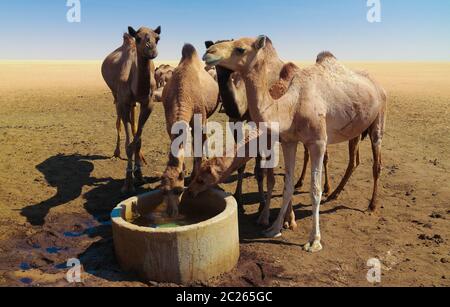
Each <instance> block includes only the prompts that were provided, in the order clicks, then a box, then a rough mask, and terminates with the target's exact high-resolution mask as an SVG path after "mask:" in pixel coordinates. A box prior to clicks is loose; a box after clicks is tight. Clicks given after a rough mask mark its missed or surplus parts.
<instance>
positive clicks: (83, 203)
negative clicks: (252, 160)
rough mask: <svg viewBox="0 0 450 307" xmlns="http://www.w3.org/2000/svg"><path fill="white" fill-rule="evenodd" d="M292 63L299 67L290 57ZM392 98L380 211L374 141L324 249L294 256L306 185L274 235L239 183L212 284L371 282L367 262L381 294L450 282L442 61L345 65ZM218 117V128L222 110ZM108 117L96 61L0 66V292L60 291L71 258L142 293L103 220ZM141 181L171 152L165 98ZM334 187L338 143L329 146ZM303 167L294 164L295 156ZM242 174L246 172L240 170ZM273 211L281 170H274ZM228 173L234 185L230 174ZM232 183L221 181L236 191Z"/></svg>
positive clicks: (306, 213) (328, 228) (109, 199)
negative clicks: (224, 257)
mask: <svg viewBox="0 0 450 307" xmlns="http://www.w3.org/2000/svg"><path fill="white" fill-rule="evenodd" d="M298 64H299V65H300V66H304V65H307V64H308V63H303V62H301V63H298ZM347 64H348V65H349V66H350V67H352V68H356V69H363V70H367V71H369V72H370V73H371V74H372V75H373V76H374V77H375V78H376V79H377V80H378V81H380V82H381V84H382V85H383V86H384V87H385V88H386V90H387V91H388V93H389V116H388V123H387V133H386V137H385V140H384V147H383V154H384V156H383V163H384V172H383V177H382V184H381V190H380V209H379V210H378V212H376V213H375V214H369V213H368V212H366V209H367V206H368V203H369V198H370V196H371V188H372V162H371V161H372V157H371V151H370V144H369V142H368V141H365V142H364V143H363V144H362V146H361V157H362V159H361V161H362V163H361V165H360V167H359V169H358V170H357V171H356V173H355V174H354V176H353V177H352V179H351V181H350V182H349V184H348V186H347V188H346V190H345V192H344V193H343V194H342V196H341V198H340V199H339V200H338V201H334V202H331V203H328V204H326V205H324V206H323V207H322V220H321V221H322V235H323V244H324V250H323V251H322V252H321V253H318V254H308V253H305V252H303V251H302V250H301V246H302V244H304V243H306V241H307V239H308V233H309V231H310V227H311V207H310V200H309V196H308V194H307V192H308V188H307V187H305V188H304V189H303V190H302V191H299V192H298V193H297V194H296V195H295V199H294V201H295V210H296V215H297V219H298V222H299V229H298V230H297V231H295V232H292V231H286V232H284V233H283V237H282V238H280V239H276V240H267V239H263V238H261V235H260V233H261V230H262V229H261V228H260V227H258V226H256V225H255V218H256V211H257V206H256V200H257V199H256V193H255V192H256V190H257V189H256V182H255V180H254V179H253V177H251V176H250V174H249V176H248V178H247V179H246V180H245V183H244V189H245V193H246V194H245V202H246V214H245V215H244V216H241V218H240V235H241V251H242V254H241V260H240V262H239V265H238V267H237V268H236V269H235V270H234V271H233V272H231V273H229V274H225V275H223V276H221V277H219V278H216V279H214V280H211V281H209V282H208V283H206V284H205V285H209V286H370V284H369V283H368V282H367V280H366V274H367V272H368V270H369V268H368V267H367V261H368V260H369V259H371V258H378V259H380V260H381V262H382V264H383V267H382V272H383V275H382V283H381V286H450V227H449V226H450V184H449V182H450V154H449V149H450V137H449V136H450V123H449V121H450V63H375V62H372V63H347ZM213 119H214V120H217V121H221V122H225V121H226V117H225V116H224V114H216V115H215V116H214V117H213ZM115 137H116V133H115V111H114V107H113V103H112V98H111V94H110V92H109V90H108V89H107V88H106V86H105V85H104V83H103V80H102V78H101V75H100V62H97V61H95V62H58V61H48V62H43V61H41V62H31V61H30V62H20V61H3V62H0V286H27V285H31V286H68V285H69V284H68V283H67V281H66V280H65V274H66V272H67V269H66V268H65V263H66V261H67V259H69V258H79V259H80V260H81V263H82V264H83V268H84V273H83V275H82V278H83V284H82V285H85V286H124V285H125V286H147V285H158V284H155V283H150V284H147V283H142V282H140V281H139V280H138V279H137V278H136V277H135V276H134V275H132V274H126V273H123V272H121V270H120V268H119V267H118V265H117V263H116V261H115V257H114V251H113V242H112V237H111V227H110V223H109V221H108V220H109V213H110V211H111V209H112V208H113V207H114V206H115V205H116V204H117V203H118V202H120V201H121V200H122V199H123V198H124V196H123V195H121V193H120V187H121V184H122V179H123V177H124V170H125V166H126V162H125V161H123V160H117V159H112V158H111V156H112V154H113V151H114V146H115ZM143 144H144V147H143V151H144V154H145V157H146V159H147V161H148V166H146V167H145V169H144V174H145V176H147V179H148V182H149V183H148V184H147V185H145V186H143V187H142V188H141V189H140V191H141V192H142V191H146V190H151V189H153V188H155V187H156V186H157V185H158V180H159V177H160V175H161V174H162V172H163V170H164V168H165V163H166V158H167V152H168V149H169V142H168V136H167V135H166V132H165V124H164V113H163V108H162V106H161V104H160V103H157V104H156V109H155V112H154V114H153V115H152V116H151V119H150V121H149V123H148V125H147V126H146V129H145V134H144V140H143ZM330 153H331V174H332V182H333V184H334V186H335V185H336V184H337V183H338V181H339V180H340V178H341V176H343V174H344V172H345V168H346V165H347V159H348V158H347V145H346V144H342V145H339V146H332V147H331V148H330ZM298 155H299V156H298V161H299V162H298V166H297V168H298V172H300V169H301V166H302V165H301V163H302V161H303V158H302V155H303V152H302V150H300V151H299V153H298ZM247 171H248V172H249V173H251V172H252V171H253V167H252V166H251V165H249V167H248V170H247ZM276 173H277V186H276V192H275V197H276V198H275V201H274V205H275V208H274V209H273V211H272V218H274V217H275V216H276V214H277V210H278V209H277V208H276V207H277V206H279V205H280V202H281V199H280V194H281V192H282V184H283V169H282V168H279V169H277V170H276ZM232 179H233V178H232ZM234 187H235V181H233V180H230V183H229V184H226V185H223V188H224V189H226V190H227V191H230V192H232V191H234Z"/></svg>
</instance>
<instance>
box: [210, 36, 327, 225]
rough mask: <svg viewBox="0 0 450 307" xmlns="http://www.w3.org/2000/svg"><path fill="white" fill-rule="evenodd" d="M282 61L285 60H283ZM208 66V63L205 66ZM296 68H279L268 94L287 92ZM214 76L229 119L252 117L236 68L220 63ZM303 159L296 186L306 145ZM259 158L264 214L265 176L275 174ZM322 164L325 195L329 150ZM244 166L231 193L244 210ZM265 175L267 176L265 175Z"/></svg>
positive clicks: (280, 94) (241, 119)
mask: <svg viewBox="0 0 450 307" xmlns="http://www.w3.org/2000/svg"><path fill="white" fill-rule="evenodd" d="M229 41H231V40H221V41H217V42H216V43H221V42H229ZM216 43H214V42H213V41H206V42H205V46H206V48H207V49H208V48H210V47H211V46H213V45H214V44H216ZM283 65H284V63H283ZM207 67H209V66H207ZM295 69H297V66H295V65H294V64H292V63H290V64H287V65H286V66H284V67H283V69H282V71H281V72H280V73H279V79H278V80H276V83H275V84H270V86H271V88H270V94H271V96H272V97H273V98H274V99H279V98H280V97H281V96H283V94H284V93H285V92H286V90H287V87H288V85H289V81H290V79H291V78H292V76H293V72H294V71H295ZM216 71H217V76H218V82H219V89H220V96H221V100H222V106H223V108H224V110H225V113H226V114H227V115H228V117H229V118H230V121H231V122H234V123H236V122H246V121H251V118H250V114H249V110H248V102H247V93H246V90H245V83H244V81H243V80H242V77H241V76H240V75H239V73H237V72H233V71H231V70H229V69H226V68H224V67H221V66H220V65H219V66H217V67H216ZM304 160H305V163H304V167H303V172H302V175H301V178H300V180H299V183H298V184H297V185H296V188H301V187H302V185H303V181H304V178H305V176H306V169H307V166H308V161H309V153H308V151H307V149H306V147H305V159H304ZM260 163H261V160H260V158H257V159H256V167H255V176H256V179H257V182H258V193H259V201H260V210H259V211H260V212H261V213H263V215H264V216H267V213H265V212H264V210H263V208H267V201H266V199H267V198H266V197H265V195H264V177H267V176H274V174H273V170H271V169H268V170H265V171H266V174H265V172H264V170H263V169H262V168H261V167H260ZM324 167H325V175H326V179H325V188H324V191H325V194H326V195H328V193H329V191H330V190H331V188H330V183H329V182H330V180H329V177H328V154H327V155H326V156H325V161H324ZM245 169H246V164H243V165H241V167H240V168H239V169H238V182H237V186H236V192H235V193H234V196H235V198H236V199H237V201H238V204H239V205H240V210H241V211H243V210H244V209H243V204H242V184H243V179H244V172H245ZM265 175H267V176H265ZM274 180H275V179H274V178H267V182H268V184H269V183H271V182H273V181H274ZM268 220H269V217H268V216H267V218H262V219H259V222H260V223H261V224H262V225H266V224H268V223H269V222H268ZM291 224H292V225H294V224H295V222H292V223H291Z"/></svg>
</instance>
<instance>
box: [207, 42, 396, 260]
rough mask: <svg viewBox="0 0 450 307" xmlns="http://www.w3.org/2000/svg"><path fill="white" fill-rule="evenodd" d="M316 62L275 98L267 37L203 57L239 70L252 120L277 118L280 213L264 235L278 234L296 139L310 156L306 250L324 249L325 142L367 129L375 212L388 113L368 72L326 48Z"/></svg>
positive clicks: (274, 62) (219, 47)
mask: <svg viewBox="0 0 450 307" xmlns="http://www.w3.org/2000/svg"><path fill="white" fill-rule="evenodd" d="M320 58H321V60H320V61H318V62H317V63H316V64H315V65H313V66H311V67H308V68H304V69H301V70H299V71H297V72H296V73H295V76H294V78H293V79H292V81H291V83H290V85H289V88H288V91H287V93H286V94H285V95H284V96H283V97H281V98H280V99H279V100H277V101H274V99H273V98H272V97H271V96H270V94H269V89H268V88H269V87H268V85H267V84H268V80H269V78H271V74H272V72H273V70H274V69H278V68H279V65H280V62H281V61H280V59H279V57H278V55H277V52H276V50H275V48H274V47H273V44H272V42H271V40H270V39H269V38H268V37H267V36H260V37H258V38H256V39H255V38H242V39H239V40H236V41H232V42H222V43H219V44H216V45H214V46H211V47H210V48H209V49H208V50H207V52H206V53H205V55H204V57H203V59H204V61H205V62H206V64H207V65H220V66H223V67H225V68H228V69H230V70H232V71H236V72H239V73H240V74H241V76H242V77H243V79H244V82H245V85H246V90H247V97H248V103H249V111H250V115H251V117H252V118H253V119H255V120H257V122H266V123H270V122H277V123H279V130H278V131H276V132H277V133H279V136H280V141H281V146H282V149H283V155H284V160H285V172H286V176H285V188H284V192H283V206H282V209H281V211H280V214H279V216H278V217H277V219H276V221H275V222H274V224H273V226H272V227H270V228H269V229H268V230H267V231H266V232H265V235H266V236H267V237H278V236H280V235H281V230H282V228H283V222H284V217H285V215H286V213H287V210H288V208H289V204H290V202H291V200H292V196H293V193H294V180H293V179H294V171H295V159H296V153H297V146H298V143H299V142H301V143H303V144H304V145H306V147H307V148H308V151H309V153H310V155H311V161H312V167H311V191H310V196H311V200H312V206H313V227H312V231H311V235H310V238H309V241H308V243H307V244H306V245H305V246H304V250H305V251H307V252H311V253H313V252H319V251H321V250H322V249H323V247H322V244H321V239H322V237H321V232H320V204H321V198H322V187H321V181H322V166H323V161H324V156H325V151H326V148H327V145H332V144H338V143H343V142H348V141H351V140H355V139H357V138H359V137H360V136H361V135H363V134H364V133H365V132H366V131H367V133H368V135H369V136H370V139H371V142H372V152H373V156H374V163H373V177H374V185H373V194H372V200H371V202H370V205H369V210H370V211H375V209H376V203H377V194H378V182H379V178H380V175H381V145H382V140H383V136H384V131H385V121H386V115H387V95H386V92H385V91H384V90H383V89H382V88H381V86H380V85H378V84H377V83H376V81H375V80H374V79H372V78H371V77H370V76H369V75H368V74H362V73H357V72H353V71H352V70H350V69H348V68H346V67H345V66H344V65H342V64H340V63H339V62H338V61H337V60H336V58H335V57H334V56H333V55H332V54H331V53H324V54H322V55H321V56H320Z"/></svg>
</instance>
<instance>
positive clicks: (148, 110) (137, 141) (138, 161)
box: [133, 100, 153, 185]
mask: <svg viewBox="0 0 450 307" xmlns="http://www.w3.org/2000/svg"><path fill="white" fill-rule="evenodd" d="M152 111H153V106H152V104H151V101H150V100H148V101H146V102H143V103H141V110H140V114H139V122H138V128H137V132H136V135H135V136H134V140H133V149H134V157H135V166H134V176H135V177H136V184H139V185H142V184H145V179H144V176H143V175H142V163H143V161H145V160H143V157H142V153H141V148H142V133H143V130H144V126H145V124H146V123H147V121H148V119H149V117H150V115H151V114H152Z"/></svg>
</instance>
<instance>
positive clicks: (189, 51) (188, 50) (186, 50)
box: [181, 44, 197, 60]
mask: <svg viewBox="0 0 450 307" xmlns="http://www.w3.org/2000/svg"><path fill="white" fill-rule="evenodd" d="M181 55H182V60H186V59H192V58H193V57H194V56H196V55H197V50H195V47H194V46H192V45H191V44H185V45H184V46H183V51H182V52H181Z"/></svg>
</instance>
